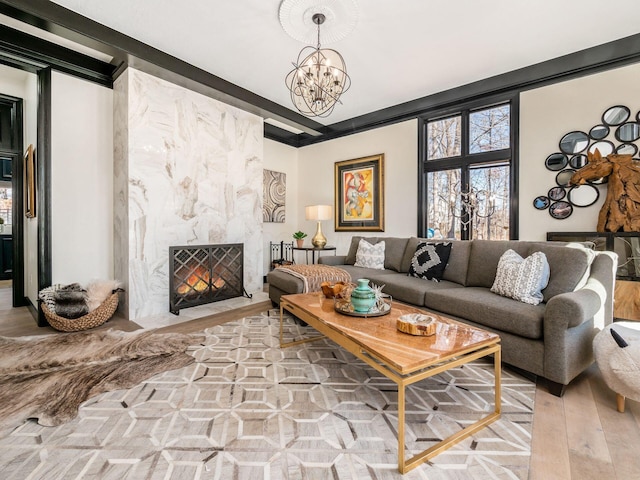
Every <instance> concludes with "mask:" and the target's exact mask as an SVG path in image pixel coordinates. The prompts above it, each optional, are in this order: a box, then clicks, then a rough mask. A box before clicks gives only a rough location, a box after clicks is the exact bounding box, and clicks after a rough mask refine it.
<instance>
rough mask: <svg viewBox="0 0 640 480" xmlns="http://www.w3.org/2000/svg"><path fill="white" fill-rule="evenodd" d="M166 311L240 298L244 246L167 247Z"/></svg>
mask: <svg viewBox="0 0 640 480" xmlns="http://www.w3.org/2000/svg"><path fill="white" fill-rule="evenodd" d="M169 259H170V272H169V311H170V312H171V313H173V314H175V315H178V314H179V313H180V310H181V309H183V308H188V307H195V306H196V305H204V304H206V303H212V302H219V301H220V300H226V299H228V298H234V297H240V296H242V295H244V296H246V297H247V298H251V295H249V294H248V293H247V291H246V290H245V288H244V284H243V276H244V268H243V267H244V245H243V244H242V243H232V244H226V245H200V246H185V247H169Z"/></svg>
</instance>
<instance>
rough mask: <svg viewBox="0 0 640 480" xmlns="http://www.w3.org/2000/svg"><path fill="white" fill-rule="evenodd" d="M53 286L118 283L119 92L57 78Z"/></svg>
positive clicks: (54, 101) (54, 81)
mask: <svg viewBox="0 0 640 480" xmlns="http://www.w3.org/2000/svg"><path fill="white" fill-rule="evenodd" d="M51 80H52V86H51V88H52V103H51V223H52V239H51V243H52V251H53V255H52V257H53V258H52V259H51V263H52V281H53V283H63V284H66V283H72V282H79V283H81V284H86V283H88V282H89V281H91V280H92V279H103V280H104V279H112V278H113V91H112V90H111V89H109V88H105V87H101V86H99V85H96V84H94V83H91V82H87V81H84V80H80V79H77V78H75V77H71V76H68V75H64V74H61V73H57V72H53V74H52V79H51Z"/></svg>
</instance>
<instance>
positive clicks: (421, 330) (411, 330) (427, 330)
mask: <svg viewBox="0 0 640 480" xmlns="http://www.w3.org/2000/svg"><path fill="white" fill-rule="evenodd" d="M403 317H406V318H403ZM436 326H437V323H436V319H435V317H432V316H431V315H423V314H419V313H412V314H409V315H402V316H401V317H400V318H398V320H396V328H397V329H398V330H400V331H401V332H403V333H408V334H409V335H422V336H429V335H434V334H435V333H436Z"/></svg>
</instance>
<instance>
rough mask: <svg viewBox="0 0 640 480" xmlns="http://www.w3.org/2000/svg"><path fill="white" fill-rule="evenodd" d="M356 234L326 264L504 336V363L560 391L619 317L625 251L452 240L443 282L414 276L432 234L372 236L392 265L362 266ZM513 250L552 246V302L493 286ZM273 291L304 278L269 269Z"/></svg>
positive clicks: (297, 289) (547, 295) (295, 288)
mask: <svg viewBox="0 0 640 480" xmlns="http://www.w3.org/2000/svg"><path fill="white" fill-rule="evenodd" d="M360 238H363V237H353V238H352V243H351V247H350V249H349V252H348V253H347V255H345V256H333V257H332V256H326V257H322V258H321V259H320V263H324V264H330V265H335V266H340V267H341V268H344V269H345V270H346V271H348V272H349V273H350V274H351V278H352V279H353V280H354V281H355V280H356V279H358V278H368V279H369V280H371V282H373V283H375V284H378V285H381V284H382V285H385V287H384V289H383V291H384V292H386V293H388V294H390V295H392V297H393V299H394V300H399V301H402V302H404V303H409V304H412V305H415V306H417V307H420V308H423V309H425V310H429V311H434V312H437V313H442V314H445V315H447V316H449V317H452V318H455V319H458V320H461V321H463V322H465V323H468V324H471V325H475V326H478V327H481V328H484V329H487V330H491V331H493V332H497V333H498V334H500V337H501V343H502V351H503V357H502V358H503V361H504V362H505V363H507V364H510V365H513V366H515V367H518V368H520V369H523V370H525V371H527V372H531V373H533V374H535V375H537V376H541V377H544V378H546V379H547V382H548V387H549V391H550V392H551V393H553V394H555V395H557V396H561V395H562V394H563V393H564V387H565V386H566V385H567V384H568V383H569V382H570V381H571V380H572V379H573V378H575V377H576V376H577V375H578V374H580V373H581V372H582V371H583V370H584V369H586V368H587V367H588V366H589V365H591V363H592V362H593V353H592V341H593V337H594V336H595V334H596V333H598V331H600V329H602V328H603V327H604V326H605V325H608V324H609V323H611V322H612V319H613V290H614V279H615V269H616V267H617V256H616V255H615V253H612V252H596V251H594V250H591V249H589V248H587V247H585V246H582V245H576V244H572V245H568V244H565V243H560V242H526V241H487V240H472V241H455V240H454V241H452V247H451V255H450V257H449V262H448V264H447V266H446V268H445V270H444V275H443V279H442V280H441V281H439V282H434V281H429V280H423V279H420V278H415V277H410V276H408V275H407V272H408V271H409V266H410V264H411V259H412V257H413V254H414V253H415V250H416V247H417V245H418V243H419V242H420V241H429V240H425V239H418V238H415V237H412V238H393V237H380V238H377V237H364V238H365V239H366V240H367V241H369V242H370V243H376V242H378V241H380V240H384V241H385V263H384V266H385V269H384V270H373V269H369V268H362V267H356V266H354V265H353V264H354V263H355V256H356V251H357V247H358V242H359V240H360ZM508 249H512V250H514V251H516V252H517V253H519V254H520V255H521V256H523V257H526V256H528V255H530V254H531V253H533V252H538V251H541V252H544V253H545V255H546V257H547V260H548V262H549V266H550V278H549V284H548V286H547V287H546V288H545V289H544V290H543V292H542V293H543V294H544V300H543V302H542V303H540V304H539V305H530V304H526V303H522V302H519V301H517V300H512V299H510V298H506V297H502V296H499V295H496V294H494V293H492V292H491V291H490V288H491V286H492V284H493V281H494V278H495V275H496V270H497V266H498V260H499V259H500V257H501V255H502V254H503V253H504V252H505V251H506V250H508ZM267 281H268V283H269V296H270V298H271V300H272V302H274V304H277V303H278V302H279V299H280V296H281V295H283V294H287V293H301V292H302V281H301V280H300V279H298V278H296V277H293V276H292V275H289V274H287V273H285V272H279V271H278V270H275V271H272V272H270V273H269V274H268V275H267Z"/></svg>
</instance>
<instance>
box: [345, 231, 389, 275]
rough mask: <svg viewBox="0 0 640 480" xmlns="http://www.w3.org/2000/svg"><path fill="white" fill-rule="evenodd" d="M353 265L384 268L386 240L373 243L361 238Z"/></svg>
mask: <svg viewBox="0 0 640 480" xmlns="http://www.w3.org/2000/svg"><path fill="white" fill-rule="evenodd" d="M353 266H354V267H366V268H373V269H375V270H384V241H382V242H378V243H376V244H375V245H371V244H370V243H369V242H367V241H366V240H365V239H364V238H363V239H361V240H360V243H359V244H358V251H357V252H356V263H354V264H353Z"/></svg>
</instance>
